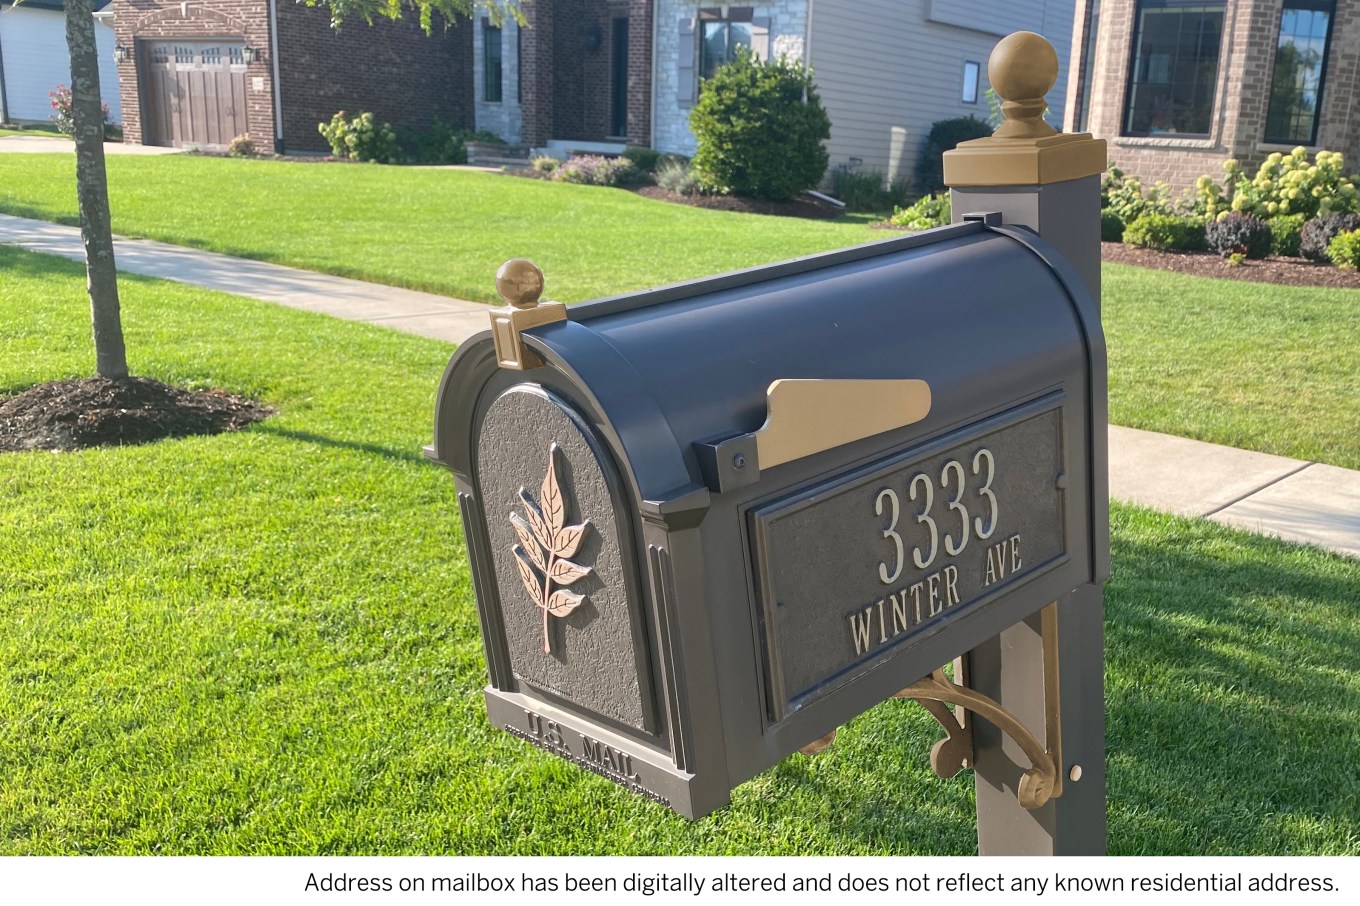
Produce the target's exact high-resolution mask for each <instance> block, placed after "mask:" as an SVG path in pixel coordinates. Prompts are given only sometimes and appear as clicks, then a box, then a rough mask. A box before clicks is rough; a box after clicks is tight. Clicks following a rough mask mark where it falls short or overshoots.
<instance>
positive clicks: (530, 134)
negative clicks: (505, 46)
mask: <svg viewBox="0 0 1360 906" xmlns="http://www.w3.org/2000/svg"><path fill="white" fill-rule="evenodd" d="M524 16H525V19H526V20H528V22H527V24H528V27H527V28H525V30H524V38H523V43H522V45H521V48H520V53H521V55H522V56H521V57H520V91H521V93H522V98H521V101H520V108H521V110H522V111H523V116H524V131H523V133H522V138H521V140H522V141H523V143H524V144H526V145H528V146H529V147H531V148H533V147H539V146H542V145H544V144H546V143H547V141H548V139H549V138H551V137H552V129H553V4H551V3H530V4H527V5H526V6H525V7H524Z"/></svg>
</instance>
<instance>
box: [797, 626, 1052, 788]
mask: <svg viewBox="0 0 1360 906" xmlns="http://www.w3.org/2000/svg"><path fill="white" fill-rule="evenodd" d="M1040 619H1041V621H1042V624H1041V628H1042V630H1043V649H1044V738H1045V740H1046V741H1047V743H1048V746H1047V748H1045V746H1044V745H1043V744H1042V743H1040V742H1039V740H1038V739H1037V738H1035V736H1034V734H1033V733H1031V732H1030V729H1029V727H1026V726H1025V725H1024V724H1023V723H1022V722H1021V721H1020V720H1019V718H1017V717H1016V716H1015V715H1014V714H1012V713H1011V712H1009V711H1007V710H1006V709H1005V708H1004V707H1002V705H1001V704H1000V703H998V702H997V701H995V700H994V699H991V698H988V697H987V696H985V695H983V694H982V693H981V692H976V691H974V690H972V689H970V688H968V685H967V683H968V676H967V663H968V659H967V658H966V657H964V658H959V659H958V660H956V661H955V662H954V680H950V679H949V678H948V677H947V676H945V674H944V668H943V667H941V668H940V669H938V670H934V671H932V672H931V674H930V675H929V676H927V677H924V678H923V679H919V680H917V681H916V682H914V683H912V684H911V685H910V686H907V687H906V688H905V689H903V690H902V691H900V692H898V693H897V694H896V695H894V696H893V698H909V699H912V700H913V701H915V702H916V703H917V704H919V705H920V706H921V707H923V708H925V709H926V710H927V711H929V712H930V714H931V716H932V717H934V718H935V720H936V721H938V722H939V724H940V726H941V727H943V728H944V731H945V738H944V739H941V740H940V741H939V742H937V743H935V746H934V747H933V748H932V749H931V750H930V767H931V769H932V770H934V771H935V774H936V776H938V777H941V778H949V777H953V776H954V775H955V774H957V773H958V772H959V771H960V770H963V769H964V768H971V767H973V713H976V714H978V715H980V716H982V717H985V718H987V720H988V721H990V722H991V723H992V725H993V726H995V727H996V728H997V729H999V730H1000V731H1001V732H1003V733H1005V734H1006V735H1007V736H1009V737H1010V738H1011V739H1014V740H1015V742H1016V744H1017V745H1019V746H1020V749H1021V751H1023V752H1024V753H1025V757H1027V758H1028V759H1029V761H1030V765H1031V766H1030V769H1029V770H1028V771H1026V772H1025V773H1024V776H1022V777H1021V778H1020V786H1019V788H1018V789H1017V790H1016V797H1017V798H1018V799H1019V800H1020V804H1021V805H1023V806H1024V807H1025V808H1027V809H1036V808H1040V807H1042V806H1043V805H1045V804H1046V803H1047V802H1048V801H1049V800H1050V799H1057V798H1058V797H1059V796H1061V795H1062V793H1063V777H1062V770H1061V766H1062V763H1063V760H1062V721H1061V718H1062V712H1061V709H1060V707H1059V697H1058V605H1057V603H1056V602H1055V603H1053V604H1049V605H1048V606H1047V607H1045V608H1044V609H1043V611H1042V612H1041V617H1040ZM949 705H955V706H957V709H956V710H951V709H950V708H949ZM835 739H836V731H835V730H832V731H831V732H830V733H828V734H826V735H825V736H823V737H821V738H820V739H817V740H814V741H813V742H810V743H808V744H807V745H806V746H804V747H803V748H802V749H800V750H799V751H800V752H802V753H803V754H804V755H816V754H817V753H818V752H821V751H823V750H824V749H826V748H827V747H828V746H830V745H831V744H832V743H833V742H834V741H835Z"/></svg>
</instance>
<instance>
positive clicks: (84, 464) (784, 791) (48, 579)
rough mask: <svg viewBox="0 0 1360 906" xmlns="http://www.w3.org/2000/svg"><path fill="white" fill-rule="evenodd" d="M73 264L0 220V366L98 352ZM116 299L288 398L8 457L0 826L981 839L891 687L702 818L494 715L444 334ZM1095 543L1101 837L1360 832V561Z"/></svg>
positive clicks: (1146, 531)
mask: <svg viewBox="0 0 1360 906" xmlns="http://www.w3.org/2000/svg"><path fill="white" fill-rule="evenodd" d="M83 290H84V276H83V270H82V269H81V267H80V266H79V265H77V264H74V263H69V262H66V261H61V260H58V259H54V258H49V257H45V256H37V255H32V254H27V253H23V252H19V251H16V250H13V249H8V248H3V247H0V323H3V324H5V331H6V333H5V347H4V348H5V352H6V355H4V356H3V357H2V358H0V389H5V390H14V389H19V388H21V387H24V386H27V385H29V384H32V383H35V382H38V381H42V380H47V379H52V378H58V377H68V376H77V375H81V374H85V373H88V371H89V369H90V360H91V351H90V349H89V345H90V343H89V324H88V309H87V303H86V301H85V299H84V297H83ZM123 296H124V301H125V317H126V319H127V334H128V343H129V349H130V351H131V357H132V364H133V368H134V370H135V371H136V372H138V373H141V374H147V375H151V376H154V377H158V378H161V379H163V380H169V381H174V382H177V383H190V384H196V385H212V386H217V387H223V388H226V389H230V390H234V391H237V392H243V393H248V394H252V395H255V396H258V397H261V398H264V399H266V400H268V401H269V402H270V403H272V404H274V405H276V406H277V407H278V408H279V410H280V414H279V415H278V416H277V417H276V418H274V419H272V420H271V421H269V422H266V423H264V424H262V425H259V426H256V427H254V428H252V429H251V430H249V431H246V432H243V433H240V434H233V435H224V436H220V437H215V438H193V439H184V440H177V441H168V442H162V443H159V444H155V445H150V446H143V447H128V448H121V449H104V450H91V451H85V452H81V453H74V454H63V455H54V454H49V453H35V454H7V455H5V456H4V458H3V459H0V576H3V577H4V578H3V583H0V675H2V676H4V677H5V680H6V681H5V682H4V683H3V684H0V726H3V727H4V728H5V732H3V733H0V853H4V854H19V853H48V854H52V853H61V854H69V853H110V854H116V853H139V854H140V853H151V854H171V853H174V854H188V853H219V854H221V853H240V854H265V853H297V854H310V853H322V854H399V853H430V854H442V853H448V854H477V853H503V854H526V853H541V854H559V853H628V854H652V853H655V854H766V853H769V854H776V853H777V854H799V855H802V854H847V853H876V854H908V853H921V854H947V853H968V852H972V851H973V850H974V846H975V841H974V838H973V830H972V827H973V817H972V807H973V806H972V792H971V779H970V778H968V777H967V776H966V775H965V776H963V777H960V778H956V779H954V780H951V781H940V780H937V779H935V778H934V777H933V775H932V774H930V772H929V770H928V768H927V766H926V765H927V753H928V751H929V748H930V745H931V743H932V742H933V740H934V739H935V738H936V737H937V733H936V731H935V730H934V729H933V728H932V724H931V722H930V720H929V719H928V718H927V717H925V715H924V712H923V711H922V710H921V709H920V708H918V707H916V706H915V705H913V704H911V703H908V702H903V701H892V702H887V703H885V704H883V705H881V706H879V707H878V708H876V709H874V710H873V711H871V712H869V713H868V714H866V715H863V716H862V717H860V718H858V719H856V720H855V721H853V722H852V723H851V724H850V725H849V727H848V728H847V729H846V730H845V732H843V733H842V735H841V737H840V739H839V740H838V741H837V743H836V744H835V745H834V746H833V747H832V749H831V750H830V751H829V752H828V753H827V754H826V755H824V756H821V757H818V758H815V759H807V758H804V757H802V756H794V757H791V758H790V759H788V760H787V761H785V762H783V763H782V764H780V765H779V766H777V767H775V768H773V769H772V770H770V771H767V772H766V773H764V774H762V775H761V776H760V777H758V778H756V779H754V780H752V781H750V782H749V783H747V784H745V785H743V786H742V787H740V788H739V789H738V790H736V791H735V793H734V797H733V799H734V801H733V804H732V805H731V806H730V807H729V808H726V809H724V810H722V811H720V812H718V813H717V814H715V815H712V816H710V817H708V818H706V819H704V820H702V821H698V822H693V823H691V822H687V821H685V820H683V819H681V818H678V817H676V816H674V815H672V814H671V813H669V812H668V811H666V810H664V809H662V808H660V807H659V806H655V805H652V804H649V803H647V802H645V801H644V800H642V799H641V798H640V797H637V796H634V795H632V794H629V793H627V792H625V791H623V790H620V789H618V788H617V787H615V786H614V785H613V784H610V783H609V782H607V781H604V780H602V779H600V778H598V777H595V776H594V775H592V774H589V773H587V772H584V771H581V770H579V769H576V768H574V767H572V766H570V765H568V764H566V763H564V762H561V761H559V760H557V759H555V758H553V757H551V756H548V755H546V754H544V753H541V752H539V751H538V750H536V749H534V748H532V747H530V746H528V745H526V744H524V743H522V742H519V741H516V740H515V739H513V738H511V737H509V736H508V735H507V734H504V733H501V732H499V731H493V730H492V729H490V727H489V726H488V725H487V723H486V719H485V713H484V709H483V704H482V699H481V687H482V685H483V683H484V682H485V673H484V668H483V666H482V651H481V642H480V639H479V637H478V630H477V624H476V616H475V613H474V606H473V598H472V590H471V585H470V581H469V578H468V567H467V564H466V561H465V559H464V554H463V545H462V540H461V534H460V531H459V523H458V517H457V505H456V500H455V494H454V488H453V482H452V480H451V478H450V476H449V475H448V474H447V472H445V471H443V470H441V469H439V468H438V467H436V466H433V465H432V464H430V463H428V462H425V461H424V460H423V458H422V457H421V456H420V455H419V454H418V449H419V447H420V445H421V444H422V443H425V442H427V441H428V440H429V438H430V434H431V411H432V405H433V398H434V393H435V389H436V386H437V383H438V380H439V376H440V374H441V371H442V368H443V365H444V363H445V362H446V360H447V358H448V355H449V353H450V351H451V349H450V347H449V346H447V345H445V344H440V343H436V342H433V341H428V340H423V339H419V338H415V337H407V336H404V335H400V334H397V333H394V332H389V331H385V330H382V329H380V328H376V327H371V326H367V325H359V324H349V323H343V322H339V321H334V320H330V319H326V318H323V317H319V316H314V315H309V314H306V313H302V312H296V311H291V310H287V309H283V308H278V307H274V306H270V305H266V304H263V303H256V302H251V301H249V300H243V299H238V298H233V297H229V296H224V295H220V294H215V293H209V292H206V291H199V290H195V289H191V288H187V287H183V286H178V285H175V284H170V283H164V282H159V281H154V280H149V279H139V278H124V280H123ZM1114 554H1115V557H1114V562H1115V569H1114V576H1113V578H1112V580H1111V582H1110V584H1109V586H1108V593H1107V601H1108V611H1107V612H1108V620H1107V630H1106V631H1107V660H1108V664H1109V667H1108V679H1107V684H1108V694H1107V708H1108V723H1109V733H1108V741H1109V751H1110V758H1109V767H1110V782H1109V790H1110V841H1111V851H1112V852H1113V853H1116V854H1135V853H1158V854H1192V853H1242V854H1274V853H1289V854H1348V855H1358V854H1360V777H1358V776H1357V774H1356V772H1355V771H1354V770H1353V769H1352V768H1353V764H1352V762H1353V753H1354V752H1355V751H1357V748H1360V729H1358V728H1360V626H1357V623H1356V621H1355V619H1354V602H1355V601H1356V599H1357V593H1358V592H1360V563H1357V562H1356V561H1353V560H1347V559H1345V558H1341V557H1336V556H1331V555H1328V554H1325V553H1321V552H1318V551H1315V550H1310V549H1305V548H1298V547H1290V546H1287V545H1284V544H1281V543H1278V542H1275V541H1271V540H1268V539H1264V538H1259V537H1254V536H1249V535H1244V534H1240V533H1235V532H1232V531H1230V530H1227V529H1224V528H1221V527H1219V526H1215V525H1213V524H1210V523H1207V522H1192V521H1186V520H1180V519H1174V518H1171V517H1164V516H1159V515H1155V514H1152V513H1148V512H1145V511H1140V510H1135V509H1131V508H1126V507H1119V508H1116V510H1115V514H1114ZM884 766H891V769H890V770H884Z"/></svg>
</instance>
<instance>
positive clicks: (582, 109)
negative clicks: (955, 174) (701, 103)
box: [473, 0, 1073, 177]
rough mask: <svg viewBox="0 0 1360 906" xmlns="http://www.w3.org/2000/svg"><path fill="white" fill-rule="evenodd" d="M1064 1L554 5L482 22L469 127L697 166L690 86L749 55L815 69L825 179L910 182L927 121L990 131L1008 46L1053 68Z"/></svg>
mask: <svg viewBox="0 0 1360 906" xmlns="http://www.w3.org/2000/svg"><path fill="white" fill-rule="evenodd" d="M1072 11H1073V0H771V2H767V3H758V4H754V5H735V4H729V5H723V6H710V5H705V4H704V3H702V2H693V0H557V2H546V0H544V2H533V3H530V4H528V5H526V6H525V13H526V15H527V17H528V26H529V27H528V28H523V29H521V28H520V27H518V26H516V25H515V24H514V23H506V24H505V25H504V26H502V27H499V28H498V27H495V26H493V25H492V24H491V23H490V22H489V21H487V20H481V21H479V22H478V23H477V24H476V29H475V34H474V36H473V57H474V61H475V62H474V95H475V101H474V107H475V110H476V124H477V127H478V128H479V129H487V130H490V131H493V132H496V133H498V134H499V135H501V136H502V137H503V138H505V139H506V140H508V141H510V142H511V143H522V144H524V145H528V146H532V147H535V148H543V149H546V150H548V151H551V152H553V153H557V154H559V155H560V154H563V153H566V152H568V151H573V150H579V151H584V150H600V151H606V152H617V151H620V150H622V149H623V148H624V147H625V145H628V144H632V145H647V146H651V147H654V148H657V149H659V150H662V151H668V152H676V153H681V154H693V153H694V150H695V141H694V135H693V133H691V132H690V129H689V113H690V110H691V108H692V107H693V106H694V102H695V100H696V99H697V98H698V90H699V85H700V83H701V82H702V80H703V79H704V78H706V77H707V76H709V75H711V74H712V72H713V70H714V69H715V68H716V67H717V66H720V65H722V63H724V62H726V61H727V60H729V59H731V57H732V55H733V54H734V53H735V52H736V49H737V48H738V47H748V48H750V49H751V51H752V52H753V53H755V54H756V55H757V56H759V57H761V58H762V59H769V58H771V57H779V56H784V57H789V58H792V59H795V60H799V61H801V62H804V63H808V64H810V65H811V66H812V68H813V71H814V76H815V80H816V84H817V87H818V90H819V92H820V93H821V97H822V102H823V104H824V105H825V106H826V108H827V113H828V115H829V116H830V118H831V140H830V142H829V143H828V151H829V153H830V156H831V166H832V167H836V166H848V167H861V166H862V167H865V168H872V169H876V170H879V171H882V172H884V173H885V174H886V175H888V176H889V177H893V176H896V175H897V174H898V173H906V174H909V173H910V172H911V168H912V166H913V165H914V163H915V159H916V155H917V152H918V150H919V148H920V146H921V143H922V142H923V141H924V139H925V136H926V133H927V132H929V131H930V126H931V124H932V123H934V122H935V121H936V120H940V119H947V118H950V117H958V116H967V115H969V114H973V115H976V116H978V117H979V118H982V119H985V118H986V117H987V114H988V108H987V102H986V96H985V93H986V89H987V78H986V71H987V57H988V55H989V54H990V53H991V49H992V47H993V45H995V44H996V42H997V40H999V39H1000V38H1001V37H1003V36H1004V35H1007V34H1009V33H1011V32H1012V31H1018V30H1022V29H1023V30H1030V31H1037V32H1040V33H1041V34H1044V35H1045V36H1046V37H1047V38H1048V39H1049V40H1050V41H1051V42H1052V43H1053V45H1054V47H1055V48H1056V49H1057V51H1058V57H1059V60H1060V61H1062V63H1063V68H1062V71H1061V73H1060V75H1059V79H1058V83H1057V85H1056V86H1055V87H1054V89H1053V91H1052V92H1051V93H1050V96H1049V97H1050V104H1051V105H1052V116H1051V117H1050V118H1051V119H1053V120H1054V121H1055V122H1061V117H1062V105H1063V100H1064V98H1065V95H1066V61H1067V59H1068V42H1069V41H1070V39H1071V35H1072Z"/></svg>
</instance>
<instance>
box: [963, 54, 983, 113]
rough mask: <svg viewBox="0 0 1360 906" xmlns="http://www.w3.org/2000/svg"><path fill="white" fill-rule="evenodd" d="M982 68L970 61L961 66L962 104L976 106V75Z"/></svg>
mask: <svg viewBox="0 0 1360 906" xmlns="http://www.w3.org/2000/svg"><path fill="white" fill-rule="evenodd" d="M981 69H982V67H981V66H979V65H978V64H977V63H975V62H974V61H972V60H967V61H965V62H964V64H963V102H964V103H965V104H976V103H977V94H978V73H979V72H980V71H981Z"/></svg>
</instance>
